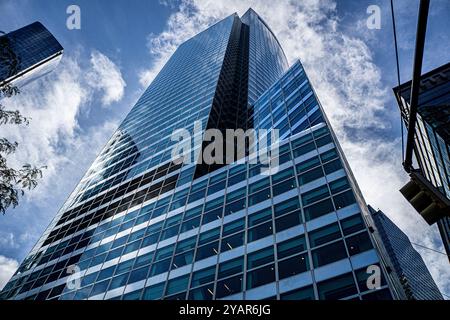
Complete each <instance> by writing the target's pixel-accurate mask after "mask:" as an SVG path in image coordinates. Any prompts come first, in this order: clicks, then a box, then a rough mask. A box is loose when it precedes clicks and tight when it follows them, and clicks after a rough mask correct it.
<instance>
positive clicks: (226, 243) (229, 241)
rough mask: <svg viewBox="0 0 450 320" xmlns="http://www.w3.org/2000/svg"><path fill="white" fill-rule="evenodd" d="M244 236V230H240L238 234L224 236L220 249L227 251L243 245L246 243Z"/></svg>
mask: <svg viewBox="0 0 450 320" xmlns="http://www.w3.org/2000/svg"><path fill="white" fill-rule="evenodd" d="M244 238H245V233H244V232H240V233H238V234H235V235H232V236H229V237H226V238H223V239H222V244H221V249H220V251H221V252H225V251H228V250H233V249H234V248H237V247H240V246H242V245H243V244H244Z"/></svg>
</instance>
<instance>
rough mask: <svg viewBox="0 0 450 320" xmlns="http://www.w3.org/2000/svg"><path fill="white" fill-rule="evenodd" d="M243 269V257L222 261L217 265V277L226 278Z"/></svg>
mask: <svg viewBox="0 0 450 320" xmlns="http://www.w3.org/2000/svg"><path fill="white" fill-rule="evenodd" d="M243 270H244V257H240V258H237V259H234V260H230V261H226V262H222V263H221V264H220V265H219V273H218V275H217V278H218V279H222V278H226V277H229V276H232V275H234V274H237V273H241V272H242V271H243Z"/></svg>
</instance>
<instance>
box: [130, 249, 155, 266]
mask: <svg viewBox="0 0 450 320" xmlns="http://www.w3.org/2000/svg"><path fill="white" fill-rule="evenodd" d="M153 254H154V252H149V253H147V254H144V255H142V256H139V257H137V258H136V261H135V262H134V266H133V268H139V267H142V266H146V265H149V264H150V263H151V262H152V259H153Z"/></svg>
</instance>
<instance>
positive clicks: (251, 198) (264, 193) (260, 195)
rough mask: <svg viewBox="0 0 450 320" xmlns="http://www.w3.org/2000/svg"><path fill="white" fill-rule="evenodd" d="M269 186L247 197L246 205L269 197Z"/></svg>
mask: <svg viewBox="0 0 450 320" xmlns="http://www.w3.org/2000/svg"><path fill="white" fill-rule="evenodd" d="M270 197H271V196H270V188H267V189H265V190H262V191H259V192H256V193H254V194H252V195H251V196H249V197H248V205H249V206H252V205H255V204H257V203H260V202H262V201H265V200H267V199H270Z"/></svg>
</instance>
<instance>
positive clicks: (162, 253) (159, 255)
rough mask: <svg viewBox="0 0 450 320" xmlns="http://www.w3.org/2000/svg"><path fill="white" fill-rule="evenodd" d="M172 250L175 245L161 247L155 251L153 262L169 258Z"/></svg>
mask: <svg viewBox="0 0 450 320" xmlns="http://www.w3.org/2000/svg"><path fill="white" fill-rule="evenodd" d="M174 248H175V245H170V246H167V247H163V248H161V249H158V250H156V253H155V261H158V260H161V259H165V258H168V257H171V256H172V253H173V249H174Z"/></svg>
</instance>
